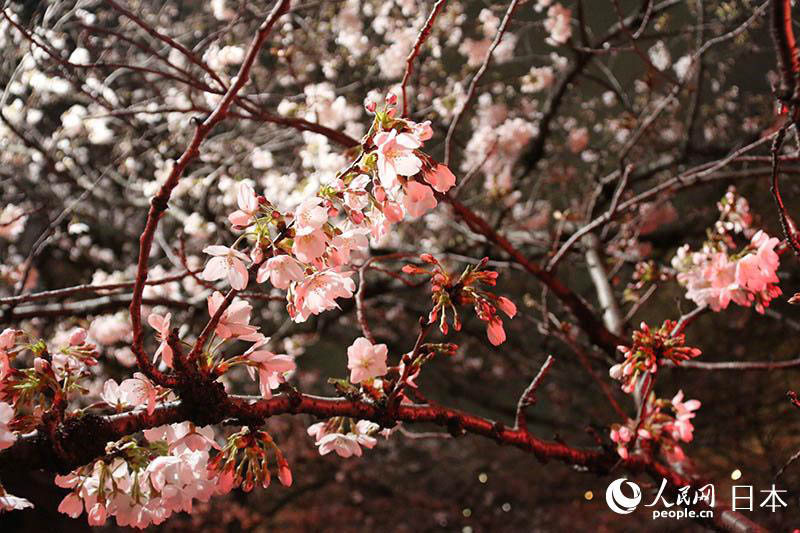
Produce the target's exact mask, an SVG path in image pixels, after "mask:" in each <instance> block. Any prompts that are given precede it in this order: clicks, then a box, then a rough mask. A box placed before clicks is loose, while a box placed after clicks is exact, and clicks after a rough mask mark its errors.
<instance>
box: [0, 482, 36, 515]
mask: <svg viewBox="0 0 800 533" xmlns="http://www.w3.org/2000/svg"><path fill="white" fill-rule="evenodd" d="M30 508H33V504H32V503H31V502H29V501H28V500H26V499H25V498H20V497H19V496H14V495H13V494H9V493H7V492H5V491H4V490H3V488H2V487H0V511H20V510H22V509H30Z"/></svg>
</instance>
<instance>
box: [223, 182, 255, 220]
mask: <svg viewBox="0 0 800 533" xmlns="http://www.w3.org/2000/svg"><path fill="white" fill-rule="evenodd" d="M236 202H237V204H238V205H239V209H238V210H237V211H234V212H233V213H231V214H230V215H228V220H229V221H230V223H231V224H232V225H234V226H238V227H246V226H248V225H250V223H251V222H252V221H253V219H254V218H255V216H256V214H257V213H258V210H259V203H258V197H257V196H256V192H255V191H254V190H253V188H252V187H251V186H250V184H248V183H246V182H241V183H240V184H239V191H238V193H237V196H236Z"/></svg>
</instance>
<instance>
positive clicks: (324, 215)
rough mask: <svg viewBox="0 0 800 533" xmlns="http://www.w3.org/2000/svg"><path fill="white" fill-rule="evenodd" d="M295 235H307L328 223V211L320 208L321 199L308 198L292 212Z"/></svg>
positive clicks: (322, 207)
mask: <svg viewBox="0 0 800 533" xmlns="http://www.w3.org/2000/svg"><path fill="white" fill-rule="evenodd" d="M294 220H295V228H296V230H297V235H308V234H309V233H312V232H314V231H315V230H318V229H320V228H321V227H322V225H323V224H325V222H327V221H328V210H327V209H326V208H325V207H324V206H322V198H309V199H308V200H306V201H304V202H303V203H301V204H300V205H299V206H298V207H297V209H295V211H294Z"/></svg>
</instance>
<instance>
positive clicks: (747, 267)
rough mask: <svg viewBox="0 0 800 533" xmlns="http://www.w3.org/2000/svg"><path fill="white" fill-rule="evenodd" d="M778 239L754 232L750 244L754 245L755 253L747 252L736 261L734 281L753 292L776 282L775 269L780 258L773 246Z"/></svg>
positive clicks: (761, 232) (760, 232) (776, 243)
mask: <svg viewBox="0 0 800 533" xmlns="http://www.w3.org/2000/svg"><path fill="white" fill-rule="evenodd" d="M779 242H780V240H779V239H778V238H776V237H772V238H770V237H769V236H768V235H767V234H766V233H764V232H763V231H759V232H758V233H756V234H755V235H754V236H753V238H752V240H751V245H752V246H754V247H756V251H755V253H751V254H748V255H746V256H744V257H743V258H741V259H739V261H738V262H737V263H736V282H737V283H738V284H739V285H740V286H742V287H746V288H747V289H749V290H751V291H753V292H760V291H763V290H764V289H766V288H767V286H768V285H769V284H771V283H778V281H779V280H778V276H777V275H776V274H775V271H776V270H777V269H778V266H779V263H780V259H779V258H778V254H776V253H775V250H774V249H775V246H777V245H778V243H779Z"/></svg>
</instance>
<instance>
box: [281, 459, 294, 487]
mask: <svg viewBox="0 0 800 533" xmlns="http://www.w3.org/2000/svg"><path fill="white" fill-rule="evenodd" d="M278 479H279V480H280V481H281V483H282V484H283V486H284V487H291V486H292V471H291V470H290V469H289V465H287V464H285V463H284V464H282V465H281V466H280V467H279V468H278Z"/></svg>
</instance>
